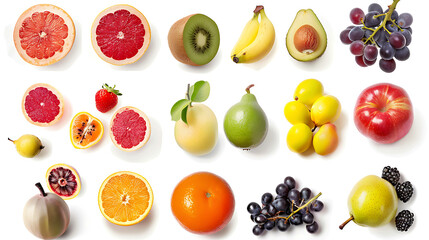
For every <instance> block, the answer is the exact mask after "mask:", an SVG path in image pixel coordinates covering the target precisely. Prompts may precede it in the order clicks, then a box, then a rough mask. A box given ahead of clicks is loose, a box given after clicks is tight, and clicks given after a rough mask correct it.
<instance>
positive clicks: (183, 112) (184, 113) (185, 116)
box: [181, 105, 189, 125]
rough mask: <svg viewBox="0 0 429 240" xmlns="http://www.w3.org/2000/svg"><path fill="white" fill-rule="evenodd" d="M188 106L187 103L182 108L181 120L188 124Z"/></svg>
mask: <svg viewBox="0 0 429 240" xmlns="http://www.w3.org/2000/svg"><path fill="white" fill-rule="evenodd" d="M188 107H189V105H187V106H186V107H185V108H184V109H183V110H182V115H181V116H182V121H183V122H184V123H185V124H186V125H188V118H187V113H188Z"/></svg>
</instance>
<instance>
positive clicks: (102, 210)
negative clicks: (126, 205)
mask: <svg viewBox="0 0 429 240" xmlns="http://www.w3.org/2000/svg"><path fill="white" fill-rule="evenodd" d="M122 174H126V175H131V176H134V177H136V178H138V179H140V180H142V181H143V182H144V184H145V185H146V189H147V191H148V193H149V199H148V207H147V208H146V210H145V212H144V213H143V214H142V215H140V217H139V218H137V219H136V220H134V221H127V222H120V221H117V220H115V219H114V218H111V217H109V216H108V215H107V214H106V213H105V210H104V207H103V198H102V193H103V190H104V188H105V187H106V185H107V183H109V180H110V179H112V178H113V177H115V176H120V175H122ZM153 198H154V197H153V190H152V187H151V186H150V184H149V182H148V181H147V180H146V178H144V177H143V176H141V175H140V174H138V173H135V172H130V171H119V172H116V173H113V174H111V175H110V176H108V177H107V178H106V179H105V180H104V181H103V183H102V184H101V187H100V190H99V191H98V207H99V209H100V211H101V214H103V216H104V217H105V218H106V219H107V220H108V221H109V222H111V223H114V224H117V225H120V226H130V225H134V224H137V223H139V222H141V221H142V220H143V219H145V218H146V217H147V215H148V214H149V212H150V210H151V209H152V205H153Z"/></svg>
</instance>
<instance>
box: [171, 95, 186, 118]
mask: <svg viewBox="0 0 429 240" xmlns="http://www.w3.org/2000/svg"><path fill="white" fill-rule="evenodd" d="M190 103H191V101H190V100H188V99H180V100H179V101H177V102H176V103H175V104H174V105H173V107H171V110H170V115H171V120H173V121H178V120H179V119H180V118H181V115H182V111H183V109H184V108H186V107H188V105H189V104H190Z"/></svg>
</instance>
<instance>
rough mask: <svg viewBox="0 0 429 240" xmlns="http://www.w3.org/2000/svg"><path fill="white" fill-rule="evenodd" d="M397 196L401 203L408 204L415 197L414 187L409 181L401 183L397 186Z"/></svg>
mask: <svg viewBox="0 0 429 240" xmlns="http://www.w3.org/2000/svg"><path fill="white" fill-rule="evenodd" d="M396 194H397V195H398V198H399V199H400V200H401V201H403V202H404V203H405V202H407V201H408V200H410V198H411V196H413V185H411V183H410V182H409V181H406V182H403V183H399V184H398V185H396Z"/></svg>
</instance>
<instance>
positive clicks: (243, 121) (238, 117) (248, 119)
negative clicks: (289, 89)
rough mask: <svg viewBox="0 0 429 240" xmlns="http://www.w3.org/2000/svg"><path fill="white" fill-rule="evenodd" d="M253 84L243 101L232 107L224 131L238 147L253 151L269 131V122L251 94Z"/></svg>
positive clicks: (225, 120) (225, 121)
mask: <svg viewBox="0 0 429 240" xmlns="http://www.w3.org/2000/svg"><path fill="white" fill-rule="evenodd" d="M251 87H253V84H252V85H250V86H249V87H247V88H246V92H247V93H246V94H245V95H244V96H243V97H242V98H241V101H240V102H238V103H236V104H235V105H234V106H232V107H231V108H230V109H229V110H228V112H227V113H226V115H225V119H224V122H223V127H224V131H225V134H226V137H227V138H228V140H229V141H230V142H231V143H232V144H233V145H234V146H236V147H239V148H243V149H247V150H249V149H252V148H255V147H257V146H259V145H260V144H261V143H262V142H263V141H264V139H265V136H266V135H267V131H268V120H267V116H266V115H265V112H264V110H262V108H261V106H259V104H258V101H257V100H256V97H255V95H253V94H251V93H250V88H251Z"/></svg>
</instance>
